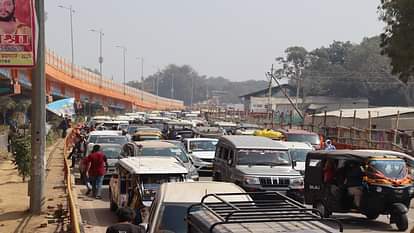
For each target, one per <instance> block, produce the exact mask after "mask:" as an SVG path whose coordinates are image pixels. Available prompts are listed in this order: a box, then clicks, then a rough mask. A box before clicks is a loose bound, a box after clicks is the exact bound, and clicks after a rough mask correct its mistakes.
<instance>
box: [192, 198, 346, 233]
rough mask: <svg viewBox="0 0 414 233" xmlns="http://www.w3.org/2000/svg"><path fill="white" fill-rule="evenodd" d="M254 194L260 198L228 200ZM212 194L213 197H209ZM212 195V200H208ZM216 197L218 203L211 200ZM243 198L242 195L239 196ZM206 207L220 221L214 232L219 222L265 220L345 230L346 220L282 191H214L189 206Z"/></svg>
mask: <svg viewBox="0 0 414 233" xmlns="http://www.w3.org/2000/svg"><path fill="white" fill-rule="evenodd" d="M250 195H252V196H254V197H258V196H260V198H259V199H258V200H256V199H255V200H252V201H235V202H233V201H232V202H229V201H226V200H225V198H226V197H231V196H233V197H237V196H250ZM209 197H210V198H209ZM207 198H209V200H208V202H206V199H207ZM212 198H214V199H216V200H217V202H211V201H212ZM238 199H239V200H240V198H238ZM200 209H201V210H202V209H205V210H207V211H208V212H210V213H211V214H213V215H214V216H216V217H217V218H218V219H219V221H218V222H215V223H214V224H212V225H211V226H210V230H209V231H210V232H213V229H214V228H215V227H216V226H218V225H225V224H235V223H265V222H333V223H335V224H337V225H338V227H339V231H340V232H343V225H342V223H341V222H340V221H339V220H337V219H333V218H323V217H322V214H321V212H320V211H319V210H317V209H313V208H308V207H306V206H305V205H303V204H301V203H299V202H297V201H295V200H293V199H291V198H289V197H287V196H285V195H282V194H280V193H279V192H245V193H213V194H207V195H205V196H204V197H203V198H202V199H201V203H198V204H193V205H191V206H190V207H189V208H188V209H187V215H188V214H190V212H192V211H196V210H200Z"/></svg>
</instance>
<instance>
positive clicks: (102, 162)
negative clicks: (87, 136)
mask: <svg viewBox="0 0 414 233" xmlns="http://www.w3.org/2000/svg"><path fill="white" fill-rule="evenodd" d="M100 150H101V147H100V146H99V145H94V146H93V148H92V152H91V154H90V155H88V157H86V158H85V159H86V161H85V163H86V164H87V173H86V175H87V176H89V180H90V182H91V185H92V195H93V196H94V197H95V198H96V199H101V198H102V196H101V188H102V182H103V178H104V176H105V172H106V169H107V168H108V162H107V160H106V156H105V155H104V153H102V151H100ZM88 194H89V193H87V194H86V195H88Z"/></svg>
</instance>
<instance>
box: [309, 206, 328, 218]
mask: <svg viewBox="0 0 414 233" xmlns="http://www.w3.org/2000/svg"><path fill="white" fill-rule="evenodd" d="M313 208H314V209H316V210H318V211H319V213H318V214H319V215H321V217H322V218H329V216H330V215H331V213H329V211H328V210H327V209H326V206H325V205H324V204H323V203H322V202H318V203H316V204H315V205H313Z"/></svg>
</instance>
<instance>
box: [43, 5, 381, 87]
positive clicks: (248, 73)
mask: <svg viewBox="0 0 414 233" xmlns="http://www.w3.org/2000/svg"><path fill="white" fill-rule="evenodd" d="M45 2H46V11H47V13H48V16H47V22H46V27H47V28H46V35H47V42H46V43H47V47H48V48H50V49H53V50H55V51H56V52H57V53H58V54H60V55H62V56H63V57H66V58H68V59H70V54H71V53H70V51H71V50H70V27H69V22H70V21H69V11H67V10H64V9H61V8H59V7H58V5H65V6H69V5H72V6H73V8H74V9H75V11H76V12H75V14H74V16H73V22H74V37H75V40H74V44H75V46H74V47H75V63H76V64H80V65H82V66H86V67H91V68H98V67H99V64H98V51H99V50H98V34H96V33H92V32H90V31H89V30H90V29H92V28H94V29H99V28H102V29H103V31H104V33H105V35H104V38H103V57H104V64H103V73H104V75H105V76H106V77H109V78H110V77H111V76H113V77H114V79H115V80H118V81H120V82H121V81H122V67H123V63H122V51H121V49H119V48H116V47H115V46H116V45H124V46H126V47H127V49H128V50H127V63H126V69H127V81H129V80H136V79H137V77H138V76H139V74H140V66H139V65H138V63H139V61H138V60H137V59H136V57H141V56H142V57H144V61H145V63H144V75H145V76H147V75H148V74H152V73H154V72H155V71H156V70H157V69H158V68H160V69H162V68H163V67H165V66H166V65H168V64H171V63H174V64H177V65H184V64H188V65H191V66H192V67H193V68H194V69H195V70H196V71H197V72H198V73H199V74H202V75H207V76H223V77H225V78H228V79H231V80H239V81H241V80H247V79H265V78H264V73H265V72H266V71H267V70H268V69H269V67H270V65H271V64H272V63H273V62H274V58H275V57H278V56H282V55H283V51H284V50H285V49H286V48H287V47H289V46H294V45H300V46H304V47H305V48H307V49H308V50H311V49H314V48H316V47H320V46H326V45H328V44H329V43H331V42H332V41H333V40H341V41H347V40H349V41H351V42H355V43H358V42H360V41H361V40H362V38H363V37H366V36H373V35H377V34H379V33H380V32H381V30H382V27H383V24H382V23H381V22H379V21H378V15H377V12H376V7H377V5H378V4H379V0H283V1H282V0H174V1H173V0H146V1H144V0H112V1H110V0H47V1H45Z"/></svg>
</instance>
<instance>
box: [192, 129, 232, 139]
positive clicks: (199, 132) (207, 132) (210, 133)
mask: <svg viewBox="0 0 414 233" xmlns="http://www.w3.org/2000/svg"><path fill="white" fill-rule="evenodd" d="M193 132H194V137H195V138H219V137H221V136H223V135H225V132H224V130H223V129H221V128H219V127H206V126H200V127H196V128H193Z"/></svg>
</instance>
